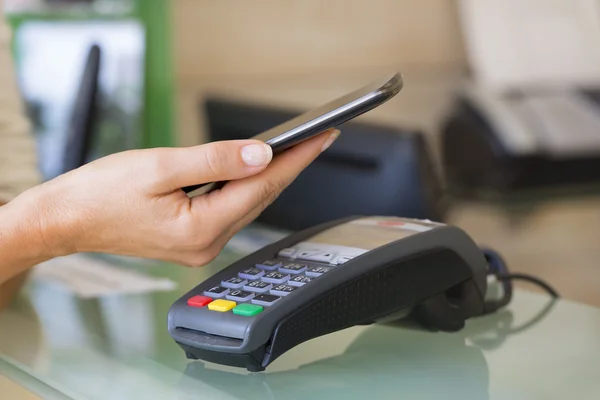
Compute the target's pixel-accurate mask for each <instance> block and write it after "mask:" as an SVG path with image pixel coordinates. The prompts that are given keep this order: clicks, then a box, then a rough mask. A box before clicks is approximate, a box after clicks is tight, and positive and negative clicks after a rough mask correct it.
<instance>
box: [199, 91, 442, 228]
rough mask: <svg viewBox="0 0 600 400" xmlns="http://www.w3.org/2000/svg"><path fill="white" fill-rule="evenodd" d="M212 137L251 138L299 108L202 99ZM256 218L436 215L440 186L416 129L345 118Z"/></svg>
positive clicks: (291, 222)
mask: <svg viewBox="0 0 600 400" xmlns="http://www.w3.org/2000/svg"><path fill="white" fill-rule="evenodd" d="M205 112H206V115H207V119H208V128H209V135H210V140H211V141H217V140H232V139H245V138H250V137H252V136H254V135H256V134H258V133H261V132H262V131H265V130H267V129H269V128H272V127H274V126H276V125H279V124H281V123H283V122H285V121H287V120H289V119H291V118H293V117H295V116H297V115H299V114H300V113H301V112H294V111H290V110H281V109H274V108H271V107H266V106H259V105H250V104H242V103H234V102H231V101H226V100H219V99H208V101H207V102H206V103H205ZM341 130H342V135H341V136H340V138H339V139H338V140H337V141H336V142H335V143H334V144H333V146H331V147H330V148H329V149H328V150H327V151H326V152H324V153H323V154H321V155H320V156H319V158H318V159H317V160H316V161H315V162H314V163H313V164H312V165H310V166H309V167H308V168H307V169H306V170H305V171H304V172H303V173H302V174H300V176H299V177H298V178H297V179H296V180H295V181H294V183H292V185H290V186H289V187H288V188H287V189H286V190H285V191H284V192H283V193H282V194H281V196H280V197H279V198H278V199H277V200H276V201H275V202H274V203H273V204H272V205H271V206H269V207H268V208H267V209H266V210H265V211H264V212H263V213H262V215H261V216H260V217H259V218H258V221H260V222H263V223H265V224H268V225H271V226H274V227H278V228H283V229H290V230H299V229H305V228H308V227H310V226H314V225H316V224H320V223H323V222H326V221H331V220H334V219H337V218H343V217H347V216H351V215H361V214H362V215H396V216H402V217H407V218H423V219H432V220H436V221H441V220H442V219H443V216H444V205H443V204H442V202H441V197H442V196H441V186H440V182H439V180H438V177H437V176H436V173H435V170H434V167H433V161H432V158H431V156H430V154H429V152H428V148H427V145H426V142H425V140H424V138H423V136H422V135H421V134H419V133H417V132H408V131H398V130H395V129H392V128H389V127H381V126H377V125H371V124H360V123H357V122H349V123H346V124H344V125H342V127H341Z"/></svg>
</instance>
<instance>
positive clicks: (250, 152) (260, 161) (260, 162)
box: [242, 144, 273, 167]
mask: <svg viewBox="0 0 600 400" xmlns="http://www.w3.org/2000/svg"><path fill="white" fill-rule="evenodd" d="M272 158H273V150H272V149H271V146H269V145H268V144H249V145H248V146H244V147H242V160H243V161H244V163H245V164H246V165H248V166H250V167H262V166H265V165H267V164H268V163H270V162H271V159H272Z"/></svg>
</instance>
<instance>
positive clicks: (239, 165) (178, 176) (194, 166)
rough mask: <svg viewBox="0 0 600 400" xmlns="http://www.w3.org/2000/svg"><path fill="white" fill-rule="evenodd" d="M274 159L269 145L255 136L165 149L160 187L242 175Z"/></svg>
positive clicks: (259, 169) (255, 170) (248, 174)
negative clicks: (253, 138) (166, 152)
mask: <svg viewBox="0 0 600 400" xmlns="http://www.w3.org/2000/svg"><path fill="white" fill-rule="evenodd" d="M272 159H273V150H272V149H271V146H269V145H267V144H266V143H264V142H262V141H258V140H229V141H220V142H212V143H207V144H203V145H200V146H193V147H183V148H174V149H168V154H166V155H165V157H164V159H163V160H161V162H160V164H161V166H162V168H163V171H162V172H163V173H161V178H162V179H161V180H160V182H159V188H158V189H159V190H162V191H172V190H175V189H178V188H181V187H186V186H193V185H199V184H203V183H209V182H219V181H226V180H234V179H242V178H246V177H249V176H252V175H255V174H257V173H259V172H261V171H263V170H264V169H265V168H266V167H267V165H269V163H270V162H271V160H272Z"/></svg>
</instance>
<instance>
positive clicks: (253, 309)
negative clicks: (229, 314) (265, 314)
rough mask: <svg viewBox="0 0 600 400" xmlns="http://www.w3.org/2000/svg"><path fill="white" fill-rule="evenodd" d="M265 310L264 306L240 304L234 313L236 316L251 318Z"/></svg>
mask: <svg viewBox="0 0 600 400" xmlns="http://www.w3.org/2000/svg"><path fill="white" fill-rule="evenodd" d="M262 310H263V308H262V306H257V305H256V304H240V305H238V306H237V307H235V308H234V309H233V310H232V311H233V313H234V314H237V315H243V316H244V317H251V316H253V315H256V314H259V313H260V312H261V311H262Z"/></svg>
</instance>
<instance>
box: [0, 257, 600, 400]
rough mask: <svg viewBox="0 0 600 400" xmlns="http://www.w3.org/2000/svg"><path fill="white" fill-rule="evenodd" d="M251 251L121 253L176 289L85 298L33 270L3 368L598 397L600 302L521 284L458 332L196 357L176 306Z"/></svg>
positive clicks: (92, 380) (104, 388) (108, 376)
mask: <svg viewBox="0 0 600 400" xmlns="http://www.w3.org/2000/svg"><path fill="white" fill-rule="evenodd" d="M250 250H251V249H250V248H248V251H250ZM246 253H247V251H243V250H240V248H239V247H238V248H231V247H228V248H226V249H225V250H224V251H223V252H222V254H221V255H220V256H219V257H218V258H217V259H216V260H215V261H214V262H212V263H211V264H209V265H208V266H206V267H204V268H197V269H191V268H183V267H179V266H174V265H168V264H160V263H151V262H148V263H144V262H141V264H138V263H133V264H129V263H124V266H123V268H133V269H142V270H144V271H145V272H146V273H148V274H151V275H154V276H159V277H168V278H170V279H172V280H173V281H175V282H176V283H177V284H178V286H177V289H175V290H173V291H166V292H154V293H148V294H135V295H133V294H131V295H115V296H109V297H105V298H93V299H82V298H79V297H77V296H76V295H74V294H72V293H70V292H68V291H65V290H61V289H59V288H57V287H56V286H54V285H44V284H42V283H39V282H37V283H34V284H32V285H31V287H30V288H29V290H27V291H26V292H24V294H23V296H22V297H21V298H20V299H18V300H17V301H16V302H15V303H14V304H13V305H12V306H11V307H10V308H9V309H8V310H6V311H4V312H3V313H2V314H0V373H2V374H4V375H6V376H8V377H10V378H12V379H13V380H15V381H16V382H18V383H19V384H21V385H22V386H24V387H26V388H28V389H30V390H32V391H34V392H36V393H38V394H39V395H40V396H42V397H46V398H67V399H69V398H70V399H103V400H104V399H112V400H120V399H132V398H144V399H165V400H166V399H178V400H181V399H261V400H269V399H300V398H302V399H305V398H311V399H317V398H332V399H337V398H340V399H365V398H369V397H371V398H376V399H398V398H419V399H429V398H431V399H439V398H457V399H458V398H460V399H537V398H539V399H554V398H556V399H563V398H577V399H592V398H594V399H596V398H600V310H599V309H596V308H593V307H590V306H586V305H581V304H578V303H574V302H570V301H566V300H560V301H551V300H550V299H549V298H548V296H546V295H543V294H536V293H531V292H527V291H523V290H519V291H516V293H515V294H514V299H513V303H512V304H511V305H510V307H508V308H507V309H505V310H502V311H501V312H499V313H497V314H495V315H491V316H487V317H482V318H475V319H472V320H470V321H469V322H468V323H467V327H466V328H465V329H464V330H463V331H461V332H457V333H452V334H449V333H432V332H426V331H424V330H422V329H421V328H419V327H418V326H414V325H411V324H410V323H409V322H407V321H404V322H397V323H393V324H387V325H372V326H360V327H353V328H350V329H346V330H344V331H340V332H337V333H333V334H329V335H327V336H323V337H320V338H317V339H313V340H311V341H309V342H306V343H304V344H301V345H300V346H298V347H296V348H294V349H292V350H291V351H289V352H288V353H286V354H285V355H283V356H282V357H280V358H279V359H277V360H276V361H275V362H274V363H273V364H272V365H271V366H270V367H269V368H268V369H267V370H266V371H265V372H261V373H249V372H247V371H246V370H243V369H238V368H230V367H224V366H219V365H215V364H210V363H205V362H202V361H189V360H187V359H186V358H185V356H184V353H183V351H182V350H181V349H180V348H179V346H178V345H177V344H176V343H175V342H174V341H173V340H172V339H171V337H170V336H169V334H168V332H167V324H166V319H167V312H168V310H169V307H170V306H171V304H172V303H173V302H174V301H175V300H176V299H177V298H178V297H179V296H181V295H182V294H184V293H185V292H187V291H188V290H190V289H192V288H193V287H194V286H196V285H197V284H198V283H200V282H201V281H203V280H204V279H207V278H208V277H209V276H211V275H212V274H214V273H215V272H217V271H218V270H220V269H222V268H224V267H226V266H228V265H229V264H230V263H232V262H233V261H235V260H237V259H239V258H241V257H242V256H244V255H245V254H246ZM117 260H118V259H117ZM146 264H147V265H146Z"/></svg>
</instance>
